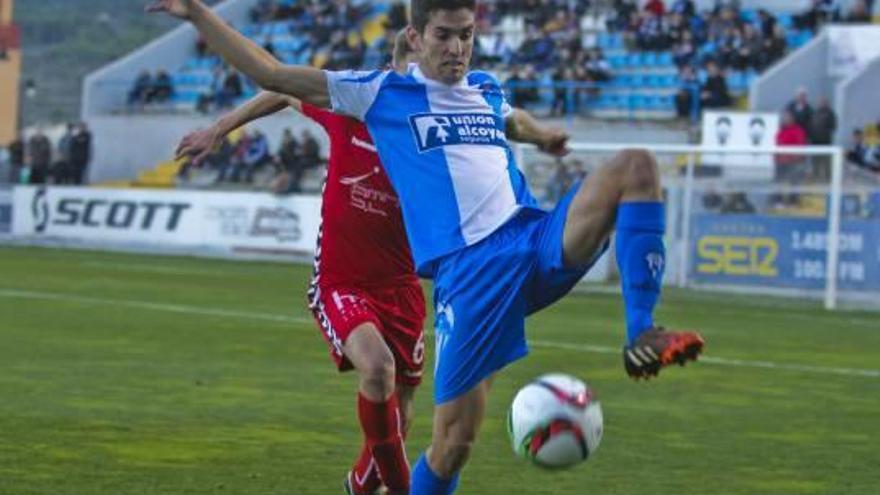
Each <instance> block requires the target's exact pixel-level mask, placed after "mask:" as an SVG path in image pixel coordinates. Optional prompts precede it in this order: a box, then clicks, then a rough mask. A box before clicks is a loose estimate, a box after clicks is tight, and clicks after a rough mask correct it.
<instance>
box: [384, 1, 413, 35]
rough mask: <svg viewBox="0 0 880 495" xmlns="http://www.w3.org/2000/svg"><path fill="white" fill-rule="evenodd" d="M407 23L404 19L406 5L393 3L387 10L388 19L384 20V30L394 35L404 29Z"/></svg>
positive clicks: (405, 18)
mask: <svg viewBox="0 0 880 495" xmlns="http://www.w3.org/2000/svg"><path fill="white" fill-rule="evenodd" d="M408 22H409V21H408V20H407V17H406V4H405V3H403V2H394V3H392V4H391V7H390V8H389V9H388V18H387V19H385V29H387V30H389V31H391V32H392V33H396V32H398V31H400V30H401V29H403V28H405V27H406V25H407V23H408Z"/></svg>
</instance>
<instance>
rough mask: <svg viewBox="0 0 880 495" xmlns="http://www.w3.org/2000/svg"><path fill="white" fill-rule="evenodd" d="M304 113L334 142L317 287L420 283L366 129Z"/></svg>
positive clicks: (315, 111)
mask: <svg viewBox="0 0 880 495" xmlns="http://www.w3.org/2000/svg"><path fill="white" fill-rule="evenodd" d="M302 110H303V114H305V115H306V116H307V117H309V118H310V119H312V120H314V121H315V122H317V123H318V124H320V125H321V127H323V128H324V130H325V131H326V132H327V135H328V136H329V137H330V160H329V163H328V165H327V180H326V182H325V184H324V192H323V195H322V203H321V229H320V231H319V233H318V251H317V252H316V253H315V275H314V280H313V284H321V285H324V286H327V285H332V284H338V283H342V284H363V285H371V286H376V285H393V284H395V283H399V282H400V281H401V279H411V280H417V277H416V275H415V267H414V266H413V261H412V254H411V253H410V249H409V243H408V241H407V239H406V232H405V231H404V227H403V217H402V216H401V212H400V203H399V201H398V199H397V194H396V193H395V192H394V189H393V188H392V187H391V182H390V181H389V180H388V177H387V176H386V175H385V169H384V168H383V167H382V162H380V161H379V155H378V154H376V147H375V146H374V145H373V139H372V137H370V133H369V132H368V131H367V127H366V126H365V125H364V124H363V123H362V122H360V121H358V120H355V119H353V118H350V117H345V116H342V115H338V114H335V113H333V112H330V111H328V110H324V109H321V108H318V107H315V106H313V105H309V104H307V103H303V104H302Z"/></svg>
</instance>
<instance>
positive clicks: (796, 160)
mask: <svg viewBox="0 0 880 495" xmlns="http://www.w3.org/2000/svg"><path fill="white" fill-rule="evenodd" d="M807 144H808V140H807V131H805V130H804V128H803V127H801V126H800V124H798V122H797V120H796V119H795V116H794V114H793V113H792V112H791V111H790V110H786V111H784V112H783V113H782V119H781V121H780V126H779V131H778V132H777V133H776V145H777V146H806V145H807ZM805 163H806V160H805V159H804V157H803V156H802V155H787V154H780V155H776V180H778V181H784V182H800V181H802V180H803V179H805V178H806V169H805V167H804V165H805Z"/></svg>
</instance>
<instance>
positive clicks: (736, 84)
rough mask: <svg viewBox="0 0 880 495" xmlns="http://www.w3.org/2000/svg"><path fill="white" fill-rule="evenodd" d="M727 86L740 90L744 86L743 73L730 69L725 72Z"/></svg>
mask: <svg viewBox="0 0 880 495" xmlns="http://www.w3.org/2000/svg"><path fill="white" fill-rule="evenodd" d="M727 87H728V88H730V90H731V91H737V92H739V91H742V90H744V89H745V87H746V78H745V75H744V74H743V73H742V72H740V71H730V72H729V73H728V74H727Z"/></svg>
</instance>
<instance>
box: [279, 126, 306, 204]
mask: <svg viewBox="0 0 880 495" xmlns="http://www.w3.org/2000/svg"><path fill="white" fill-rule="evenodd" d="M278 165H279V169H280V171H279V176H281V177H284V179H283V180H284V181H285V182H286V184H283V186H282V185H280V184H279V185H278V187H277V188H276V190H283V191H287V192H300V191H302V178H303V172H304V170H305V169H304V168H303V167H302V164H301V162H300V160H299V143H298V142H297V141H296V138H295V137H294V136H293V132H292V131H291V130H290V128H289V127H288V128H286V129H284V134H283V136H282V137H281V146H280V147H279V148H278Z"/></svg>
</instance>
